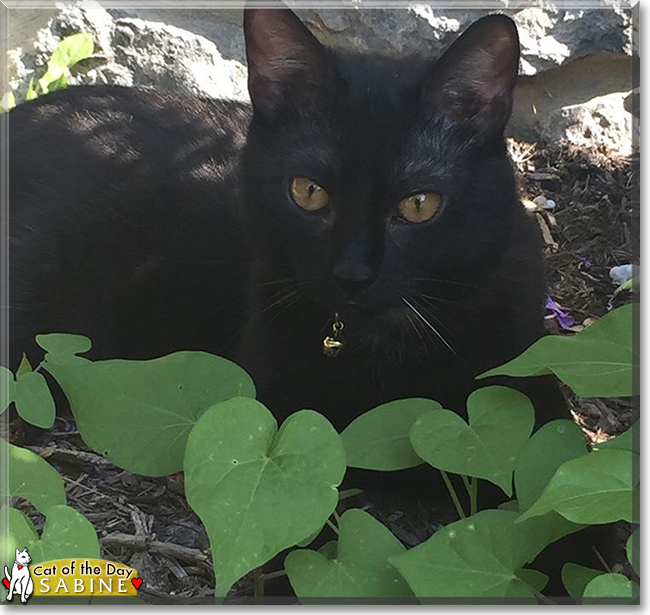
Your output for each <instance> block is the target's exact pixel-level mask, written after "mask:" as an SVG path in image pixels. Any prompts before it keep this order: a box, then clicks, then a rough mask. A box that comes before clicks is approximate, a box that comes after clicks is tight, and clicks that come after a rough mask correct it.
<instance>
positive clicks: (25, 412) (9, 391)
mask: <svg viewBox="0 0 650 615" xmlns="http://www.w3.org/2000/svg"><path fill="white" fill-rule="evenodd" d="M0 379H1V380H2V382H3V387H2V388H3V390H4V391H5V394H4V395H3V399H2V405H1V407H2V410H4V409H6V408H7V406H8V405H9V404H11V403H12V402H13V403H14V404H15V406H16V411H17V412H18V414H19V415H20V416H21V417H22V418H23V419H24V420H25V421H27V422H28V423H30V424H32V425H36V427H40V428H42V429H49V428H50V427H52V425H54V418H55V415H56V408H55V407H54V400H53V399H52V395H51V394H50V389H49V388H48V386H47V382H45V378H43V376H42V375H41V374H39V373H38V372H34V371H32V370H31V365H30V364H29V361H28V360H27V357H23V360H22V361H21V362H20V365H19V367H18V370H17V371H16V378H15V380H14V375H13V374H12V373H11V372H10V371H9V370H8V369H6V368H4V367H0Z"/></svg>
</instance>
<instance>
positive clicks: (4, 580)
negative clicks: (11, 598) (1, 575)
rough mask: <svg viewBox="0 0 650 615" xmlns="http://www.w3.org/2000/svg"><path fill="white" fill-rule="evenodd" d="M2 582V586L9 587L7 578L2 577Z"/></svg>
mask: <svg viewBox="0 0 650 615" xmlns="http://www.w3.org/2000/svg"><path fill="white" fill-rule="evenodd" d="M2 582H3V583H4V586H5V587H6V588H7V589H9V585H10V583H9V579H6V578H5V579H2Z"/></svg>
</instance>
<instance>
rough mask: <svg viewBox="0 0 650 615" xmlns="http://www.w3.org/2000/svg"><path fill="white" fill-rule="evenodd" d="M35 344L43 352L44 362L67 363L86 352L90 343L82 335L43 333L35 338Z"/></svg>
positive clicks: (91, 345) (90, 345)
mask: <svg viewBox="0 0 650 615" xmlns="http://www.w3.org/2000/svg"><path fill="white" fill-rule="evenodd" d="M36 343H37V344H38V345H39V346H40V347H41V348H42V349H43V350H45V352H46V354H45V360H46V361H47V362H48V363H50V364H54V363H59V362H62V363H69V362H71V361H74V360H75V358H78V357H76V355H78V354H83V353H85V352H88V351H89V350H90V349H91V348H92V347H93V344H92V342H91V341H90V340H89V339H88V338H87V337H85V336H84V335H73V334H71V333H45V334H43V335H37V336H36Z"/></svg>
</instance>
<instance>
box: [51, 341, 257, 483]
mask: <svg viewBox="0 0 650 615" xmlns="http://www.w3.org/2000/svg"><path fill="white" fill-rule="evenodd" d="M46 341H47V343H46V344H44V342H43V339H42V336H39V337H38V342H39V344H44V345H45V347H46V350H48V354H47V355H46V359H45V361H44V362H43V367H44V368H45V369H46V370H47V371H49V372H50V373H51V374H52V375H53V376H54V377H55V378H56V380H57V382H58V383H59V385H60V386H61V388H62V389H63V391H64V392H65V394H66V396H67V398H68V401H69V402H70V407H71V408H72V412H73V414H74V416H75V419H76V421H77V425H78V427H79V431H80V433H81V436H82V438H83V439H84V441H85V442H86V443H87V444H88V446H90V447H91V448H93V449H94V450H96V451H98V452H99V453H101V454H103V455H106V457H107V458H108V459H109V460H110V461H112V462H113V463H114V464H115V465H117V466H119V467H121V468H124V469H126V470H129V471H131V472H136V473H138V474H144V475H148V476H162V475H165V474H171V473H173V472H179V471H180V470H181V469H182V468H183V455H184V453H185V444H186V442H187V437H188V435H189V433H190V430H191V429H192V427H193V425H194V423H195V422H196V421H197V419H198V418H199V416H201V414H202V413H203V412H204V411H205V410H206V409H207V408H208V407H209V406H211V405H213V404H215V403H218V402H220V401H223V400H227V399H230V398H232V397H236V396H244V397H254V396H255V387H254V385H253V381H252V380H251V379H250V377H249V376H248V374H246V372H245V371H244V370H242V369H241V368H240V367H238V366H237V365H235V364H234V363H232V362H230V361H228V360H226V359H222V358H221V357H216V356H213V355H210V354H207V353H204V352H176V353H173V354H170V355H168V356H165V357H160V358H158V359H153V360H150V361H126V360H119V359H115V360H109V361H95V362H93V361H88V360H82V359H81V358H80V357H77V356H76V354H73V353H77V352H82V351H83V348H84V346H82V345H81V340H79V339H78V337H77V338H76V339H73V340H68V341H69V342H70V343H69V344H67V343H66V340H64V339H62V338H56V339H53V338H48V340H46Z"/></svg>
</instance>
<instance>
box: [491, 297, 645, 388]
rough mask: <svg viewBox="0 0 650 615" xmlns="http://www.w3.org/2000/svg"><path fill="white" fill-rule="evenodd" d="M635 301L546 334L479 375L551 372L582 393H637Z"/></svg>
mask: <svg viewBox="0 0 650 615" xmlns="http://www.w3.org/2000/svg"><path fill="white" fill-rule="evenodd" d="M635 309H638V308H636V307H635V306H634V304H628V305H624V306H622V307H619V308H617V309H615V310H612V311H611V312H610V313H609V314H607V315H606V316H603V317H602V318H601V319H600V320H598V321H596V322H595V323H594V324H592V325H590V326H588V327H587V328H586V329H584V330H583V331H581V332H580V333H578V334H576V335H573V336H559V335H549V336H546V337H543V338H541V339H540V340H538V341H537V342H535V343H534V344H533V345H532V346H531V347H530V348H528V349H527V350H526V351H525V352H523V353H522V354H520V355H519V356H518V357H516V358H515V359H513V360H512V361H509V362H508V363H506V364H504V365H501V366H499V367H495V368H494V369H491V370H489V371H488V372H485V373H484V374H481V376H480V377H481V378H487V377H489V376H537V375H541V374H548V373H551V372H553V373H554V374H555V375H556V376H557V377H558V378H560V380H562V381H563V382H565V383H566V384H568V385H569V386H570V387H571V388H572V389H573V390H574V391H575V393H577V394H578V395H580V396H582V397H625V396H629V395H636V394H638V381H639V379H638V378H637V379H636V382H635V381H634V378H633V374H634V371H635V370H638V365H639V354H638V349H635V348H634V335H633V331H634V327H633V325H632V323H633V314H634V310H635Z"/></svg>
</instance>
